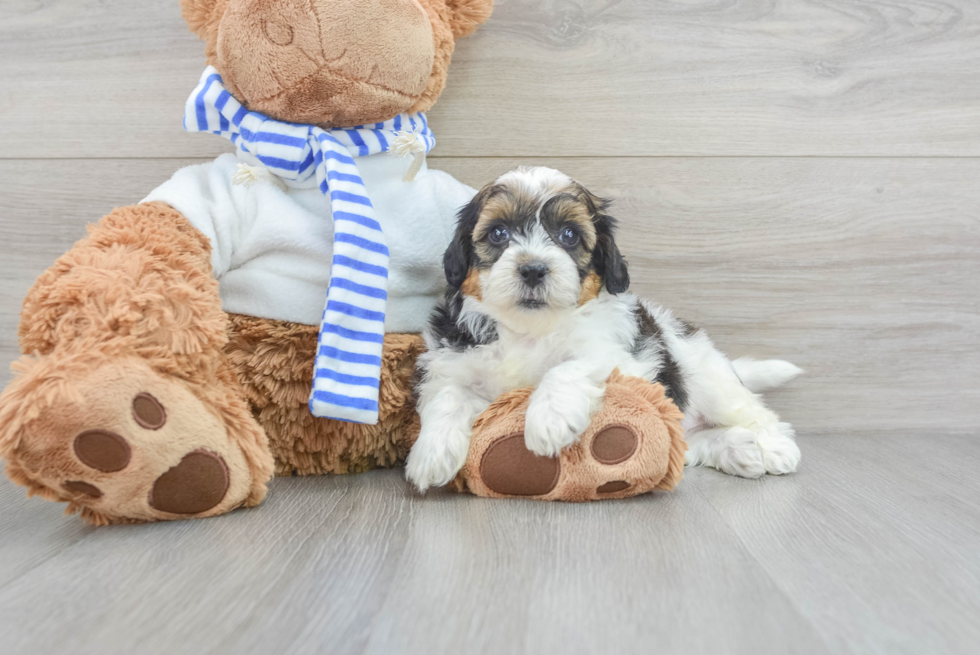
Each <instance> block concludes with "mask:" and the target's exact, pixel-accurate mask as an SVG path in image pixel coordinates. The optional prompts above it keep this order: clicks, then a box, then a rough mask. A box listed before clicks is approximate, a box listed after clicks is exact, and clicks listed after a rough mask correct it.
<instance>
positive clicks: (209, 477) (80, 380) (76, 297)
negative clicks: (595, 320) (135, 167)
mask: <svg viewBox="0 0 980 655" xmlns="http://www.w3.org/2000/svg"><path fill="white" fill-rule="evenodd" d="M226 330H227V316H226V315H225V314H224V312H222V310H221V301H220V299H219V297H218V291H217V282H216V281H215V280H214V278H213V277H212V275H211V265H210V248H209V245H208V242H207V240H206V238H205V237H204V236H203V235H202V234H201V233H200V232H198V231H197V230H195V229H194V228H193V227H192V226H191V225H190V223H188V222H187V220H186V219H185V218H184V217H183V216H182V215H181V214H180V213H178V212H176V211H175V210H173V209H172V208H170V207H169V206H167V205H164V204H162V203H150V204H146V205H137V206H132V207H124V208H120V209H116V210H114V211H113V212H112V213H111V214H109V215H108V216H106V217H105V218H104V219H102V221H100V222H99V223H98V224H97V225H95V226H92V227H90V229H89V235H88V236H87V237H86V238H85V239H83V240H82V241H80V242H79V243H77V244H76V245H75V246H74V247H73V248H72V249H71V250H70V251H69V252H68V253H67V254H65V255H64V256H62V257H61V258H60V259H59V260H58V261H57V262H56V263H55V264H54V265H53V266H52V267H51V268H50V269H48V270H47V271H46V272H45V273H44V274H42V275H41V276H40V277H39V278H38V280H37V282H36V283H35V285H34V287H33V288H32V289H31V291H30V293H29V294H28V297H27V299H26V300H25V302H24V309H23V312H22V315H21V327H20V341H21V350H22V351H23V352H24V353H27V355H26V356H25V357H23V358H22V359H21V360H19V361H18V362H17V363H16V364H15V365H14V370H15V371H16V372H17V376H16V377H15V379H14V381H13V382H11V384H10V385H9V386H8V387H7V389H6V390H5V391H4V392H3V394H2V395H0V456H2V457H3V458H5V459H6V467H5V471H6V473H7V475H8V476H9V477H10V478H11V479H12V480H13V481H14V482H17V483H18V484H21V485H24V486H26V487H28V490H29V491H28V493H29V494H31V495H34V494H38V495H41V496H42V497H44V498H47V499H49V500H57V501H63V502H67V503H69V505H68V510H67V511H68V512H79V511H80V512H81V514H82V518H83V519H85V520H87V521H89V522H91V523H95V524H106V523H125V522H140V521H155V520H169V519H179V518H190V517H204V516H214V515H217V514H222V513H225V512H227V511H230V510H232V509H234V508H236V507H240V506H252V505H257V504H258V503H259V502H261V501H262V499H263V498H264V496H265V493H266V483H267V482H268V480H269V479H270V478H271V475H272V467H273V462H272V456H271V454H270V452H269V448H268V443H267V440H266V436H265V433H264V432H263V431H262V429H261V428H260V427H259V425H258V424H257V423H256V422H255V420H254V418H253V417H252V415H251V413H250V412H249V408H248V405H247V403H246V401H245V398H244V395H243V392H242V389H241V387H240V385H239V383H238V380H237V378H236V376H235V374H234V372H233V370H232V368H231V366H230V365H229V363H228V361H227V357H226V355H225V353H224V351H223V347H224V345H225V342H226V341H227V333H226Z"/></svg>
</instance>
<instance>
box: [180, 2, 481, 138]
mask: <svg viewBox="0 0 980 655" xmlns="http://www.w3.org/2000/svg"><path fill="white" fill-rule="evenodd" d="M181 8H182V10H183V14H184V18H185V19H186V20H187V23H188V25H189V26H190V28H191V31H193V32H194V33H195V34H197V35H198V36H199V37H200V38H202V39H203V40H204V41H205V43H206V48H205V54H206V56H207V59H208V63H209V64H211V65H212V66H214V67H215V68H216V69H218V72H219V73H221V76H222V79H223V81H224V84H225V86H226V88H227V89H228V90H229V91H230V92H231V93H232V94H233V95H234V96H235V97H236V98H237V99H238V100H239V101H240V102H241V103H242V104H244V105H245V106H246V107H248V108H249V109H250V110H252V111H257V112H260V113H263V114H266V115H268V116H271V117H272V118H275V119H277V120H281V121H287V122H291V123H303V124H312V125H319V126H320V127H324V128H335V127H352V126H355V125H362V124H365V123H375V122H381V121H385V120H388V119H390V118H392V117H394V116H395V115H397V114H399V113H401V112H405V111H408V112H419V111H426V110H428V109H429V108H430V107H432V105H433V104H435V101H436V100H437V99H438V97H439V94H440V93H442V90H443V88H444V87H445V85H446V74H447V73H448V70H449V61H450V58H451V56H452V52H453V48H454V46H455V42H456V39H458V38H460V37H463V36H466V35H467V34H470V33H471V32H473V31H474V30H475V29H476V28H477V27H478V26H479V25H480V24H481V23H483V22H484V21H486V19H487V18H489V16H490V13H491V11H492V10H493V0H181Z"/></svg>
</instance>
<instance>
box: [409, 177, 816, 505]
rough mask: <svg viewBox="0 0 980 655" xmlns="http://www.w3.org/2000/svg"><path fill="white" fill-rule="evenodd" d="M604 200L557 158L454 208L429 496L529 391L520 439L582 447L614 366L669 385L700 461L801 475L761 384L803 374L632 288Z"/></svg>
mask: <svg viewBox="0 0 980 655" xmlns="http://www.w3.org/2000/svg"><path fill="white" fill-rule="evenodd" d="M607 208H608V203H607V202H606V201H604V200H602V199H600V198H597V197H596V196H594V195H592V194H591V193H589V192H588V191H587V190H585V189H584V188H583V187H582V186H581V185H579V184H577V183H576V182H574V181H573V180H571V179H570V178H569V177H567V176H566V175H564V174H562V173H560V172H558V171H556V170H553V169H550V168H519V169H517V170H515V171H511V172H510V173H506V174H505V175H503V176H501V177H500V178H498V179H497V180H496V181H495V182H494V183H492V184H490V185H488V186H487V187H485V188H484V189H483V190H482V191H480V192H479V193H478V194H477V195H476V197H475V198H474V199H473V200H472V202H470V204H469V205H467V206H466V207H465V208H463V210H462V211H461V212H460V214H459V221H458V224H457V228H456V235H455V237H454V239H453V241H452V243H451V245H450V246H449V249H448V250H447V251H446V255H445V267H446V278H447V280H448V282H449V290H448V291H447V293H446V298H445V301H444V302H443V304H442V305H441V306H440V307H438V308H437V309H436V311H435V313H434V314H433V316H432V319H431V320H430V324H429V327H428V329H427V330H426V333H425V339H426V343H427V345H428V348H429V351H428V352H427V353H425V354H424V355H422V357H421V358H420V360H419V368H420V372H421V378H420V383H419V386H418V396H419V402H418V411H419V414H420V416H421V418H422V430H421V433H420V434H419V438H418V441H417V442H416V443H415V446H414V447H413V448H412V451H411V453H410V454H409V456H408V463H407V475H408V478H409V480H411V481H412V482H413V483H414V484H415V485H416V486H417V487H418V488H419V489H420V490H421V491H425V490H426V489H428V488H429V487H432V486H441V485H445V484H447V483H449V482H450V481H451V480H452V479H453V478H454V477H455V476H456V474H457V472H459V470H460V469H461V468H462V466H463V463H464V462H465V460H466V455H467V451H468V449H469V444H470V433H471V429H472V425H473V421H474V420H475V419H476V417H477V416H478V415H479V414H480V413H481V412H483V410H485V409H486V408H487V407H488V406H489V405H490V403H491V402H493V401H494V399H496V398H497V397H498V396H500V395H501V394H503V393H504V392H506V391H510V390H512V389H518V388H521V387H527V386H533V387H535V391H534V393H533V394H532V395H531V398H530V401H529V403H528V409H527V417H526V423H525V430H524V438H525V442H526V444H527V447H528V448H529V449H530V450H532V451H533V452H535V453H537V454H539V455H546V456H556V455H558V453H559V452H561V450H562V449H563V448H565V447H566V446H568V445H570V444H572V443H574V442H575V441H576V440H577V439H578V437H579V435H581V434H582V433H583V432H584V431H585V429H586V428H587V427H588V425H589V421H590V418H591V416H592V413H593V412H594V411H595V410H596V409H597V408H598V406H599V404H600V403H601V401H602V395H603V391H604V384H605V380H606V378H607V377H608V376H609V374H610V373H612V371H613V369H615V368H617V367H618V368H619V369H620V370H621V371H622V372H623V373H624V374H627V375H636V376H640V377H643V378H646V379H647V380H652V381H657V382H661V383H662V384H663V385H664V386H665V387H666V389H667V394H668V395H669V396H670V397H671V398H673V400H674V402H675V403H676V404H677V405H678V407H680V409H681V410H682V411H683V412H684V414H685V416H686V419H685V428H687V429H688V442H689V444H690V449H689V451H688V454H687V455H688V463H689V464H702V465H705V466H713V467H715V468H718V469H721V470H722V471H725V472H726V473H730V474H732V475H740V476H743V477H748V478H754V477H758V476H761V475H763V474H765V473H772V474H782V473H790V472H792V471H795V470H796V466H797V464H798V463H799V461H800V450H799V448H797V446H796V442H795V441H794V439H793V429H792V427H791V426H790V425H789V424H788V423H781V422H780V420H779V417H778V416H776V414H775V413H774V412H772V411H771V410H770V409H768V408H767V407H766V406H765V405H764V404H763V403H762V400H761V399H760V397H759V396H757V395H756V393H755V392H759V391H762V390H763V389H766V388H770V387H773V386H776V385H778V384H781V383H783V382H786V381H787V380H789V379H791V378H793V377H795V376H796V375H798V374H799V373H800V372H801V371H800V369H798V368H797V367H795V366H793V365H792V364H790V363H789V362H783V361H778V360H771V361H761V362H757V361H752V360H736V361H734V362H731V361H729V360H728V358H727V357H725V355H723V354H722V353H720V352H719V351H718V350H717V349H715V347H714V345H713V344H712V343H711V340H710V339H709V338H708V336H707V335H706V334H705V333H704V332H703V331H701V330H699V329H696V328H693V327H692V326H690V325H688V324H687V323H684V322H683V321H680V320H678V319H676V318H674V316H673V315H672V314H671V313H670V311H669V310H667V309H664V308H662V307H658V306H655V305H651V304H649V303H647V302H646V301H643V300H640V299H638V298H637V297H636V296H634V295H632V294H629V293H627V288H628V287H629V274H628V272H627V268H626V262H625V261H624V260H623V256H622V255H621V254H620V252H619V249H618V248H617V247H616V242H615V239H614V238H613V237H614V231H615V220H614V219H613V218H612V217H611V216H609V215H608V214H607V213H606V210H607Z"/></svg>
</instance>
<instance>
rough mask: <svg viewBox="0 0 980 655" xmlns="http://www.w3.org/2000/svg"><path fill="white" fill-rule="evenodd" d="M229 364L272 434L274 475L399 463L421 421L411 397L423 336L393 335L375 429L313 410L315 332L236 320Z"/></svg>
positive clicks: (278, 323)
mask: <svg viewBox="0 0 980 655" xmlns="http://www.w3.org/2000/svg"><path fill="white" fill-rule="evenodd" d="M229 319H230V322H231V330H230V340H229V342H228V346H227V348H226V350H227V352H228V358H229V360H230V361H231V363H232V365H233V366H234V368H235V370H236V372H237V373H238V379H239V380H240V381H241V383H242V387H243V389H244V391H245V396H246V397H247V398H248V402H249V405H250V406H251V408H252V411H253V413H254V415H255V418H256V420H257V421H258V422H259V425H261V426H262V427H263V428H265V431H266V433H267V434H268V435H269V445H270V447H271V449H272V454H273V456H274V457H275V459H276V475H318V474H321V473H357V472H361V471H365V470H368V469H372V468H377V467H385V466H394V465H396V464H400V463H401V462H402V461H403V460H404V459H405V456H406V455H407V454H408V449H409V447H410V446H411V441H412V439H413V438H414V437H413V436H412V432H411V430H410V429H407V428H409V427H410V426H411V425H412V423H413V422H417V420H418V419H417V415H416V413H415V401H414V399H413V398H412V378H413V376H414V366H415V359H416V357H418V354H419V353H420V352H421V351H422V350H424V343H423V341H422V337H421V336H420V335H417V334H388V335H386V336H385V344H384V351H383V353H382V371H383V373H382V376H381V388H380V392H381V393H380V397H379V400H378V405H379V407H380V416H379V419H378V424H377V425H362V424H359V423H346V422H342V421H330V420H327V419H318V418H314V417H313V416H312V415H311V414H310V412H309V409H308V407H307V399H308V398H309V395H310V379H311V377H312V375H313V362H314V352H315V349H316V340H317V328H316V327H313V326H309V325H299V324H297V323H286V322H283V321H269V320H266V319H260V318H254V317H251V316H241V315H238V314H231V315H230V316H229Z"/></svg>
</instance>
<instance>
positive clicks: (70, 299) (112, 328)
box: [19, 202, 225, 355]
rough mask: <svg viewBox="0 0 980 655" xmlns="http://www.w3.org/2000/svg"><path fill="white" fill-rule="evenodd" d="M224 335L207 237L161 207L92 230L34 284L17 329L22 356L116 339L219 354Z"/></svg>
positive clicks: (119, 216) (121, 214)
mask: <svg viewBox="0 0 980 655" xmlns="http://www.w3.org/2000/svg"><path fill="white" fill-rule="evenodd" d="M137 281H138V282H139V283H137ZM224 334H225V317H224V313H223V312H222V311H221V301H220V299H219V297H218V291H217V282H216V281H215V280H214V277H213V276H212V274H211V260H210V245H209V243H208V240H207V238H206V237H205V236H204V235H203V234H201V233H200V232H199V231H198V230H196V229H195V228H194V227H193V226H192V225H191V224H190V223H189V222H188V221H187V219H186V218H184V216H183V215H182V214H180V212H178V211H176V210H175V209H173V208H172V207H170V206H168V205H166V204H164V203H160V202H153V203H147V204H141V205H132V206H129V207H120V208H116V209H114V210H113V211H112V212H111V213H110V214H108V215H107V216H105V217H104V218H102V220H100V221H99V222H98V223H96V224H94V225H90V226H89V227H88V236H86V237H85V238H83V239H82V240H80V241H79V242H78V243H76V244H75V245H74V246H73V247H72V248H71V249H70V250H69V251H68V252H67V253H65V254H64V255H62V256H61V257H59V258H58V260H57V261H56V262H55V263H54V264H53V265H52V266H51V267H50V268H48V269H47V270H46V271H45V272H44V273H43V274H41V276H40V277H38V279H37V280H36V281H35V283H34V285H33V286H32V287H31V289H30V291H29V292H28V294H27V297H26V298H25V300H24V304H23V309H22V311H21V321H20V329H19V337H20V346H21V351H22V352H24V353H30V354H42V355H43V354H48V353H49V352H51V351H52V350H53V349H54V348H55V347H56V346H57V345H58V344H59V343H62V342H67V341H73V340H78V339H89V340H92V341H93V342H104V341H106V340H108V339H110V338H112V337H118V336H124V337H127V338H128V339H129V340H130V342H131V343H133V344H135V345H137V346H142V347H167V348H173V349H174V350H175V351H177V352H186V353H192V352H198V353H200V352H204V351H206V350H211V351H213V350H214V349H220V348H221V346H222V345H223V343H224V340H225V336H224Z"/></svg>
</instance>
